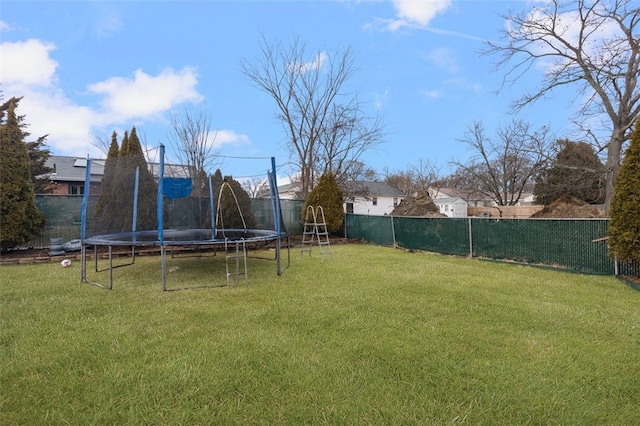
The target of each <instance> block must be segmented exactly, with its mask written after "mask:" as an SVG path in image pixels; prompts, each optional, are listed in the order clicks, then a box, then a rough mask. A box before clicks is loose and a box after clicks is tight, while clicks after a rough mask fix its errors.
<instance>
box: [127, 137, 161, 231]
mask: <svg viewBox="0 0 640 426" xmlns="http://www.w3.org/2000/svg"><path fill="white" fill-rule="evenodd" d="M128 142H129V158H130V159H131V163H130V164H131V168H132V169H133V170H135V169H138V170H139V179H138V216H137V217H138V224H137V229H138V230H143V229H156V228H157V227H158V225H157V223H158V220H157V219H158V215H157V205H156V200H157V199H158V185H157V183H156V181H155V179H154V177H153V175H152V173H151V172H150V171H149V165H148V164H147V160H146V158H145V156H144V151H143V150H142V145H141V144H140V139H138V133H137V131H136V128H135V127H133V128H132V129H131V133H130V134H129V139H128ZM134 182H135V180H134ZM130 223H131V221H128V222H127V223H126V225H128V224H130Z"/></svg>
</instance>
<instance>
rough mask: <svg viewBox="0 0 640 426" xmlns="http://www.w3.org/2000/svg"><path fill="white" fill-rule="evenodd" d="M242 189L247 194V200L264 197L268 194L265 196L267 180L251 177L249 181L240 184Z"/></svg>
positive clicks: (267, 187)
mask: <svg viewBox="0 0 640 426" xmlns="http://www.w3.org/2000/svg"><path fill="white" fill-rule="evenodd" d="M241 185H242V189H244V190H245V191H246V192H247V194H249V198H259V197H260V196H263V197H264V196H265V195H267V196H268V195H269V194H265V192H266V191H268V189H269V186H268V184H267V180H266V179H264V178H259V177H252V178H250V179H247V180H244V181H243V182H242V183H241Z"/></svg>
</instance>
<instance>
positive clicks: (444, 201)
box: [433, 197, 467, 205]
mask: <svg viewBox="0 0 640 426" xmlns="http://www.w3.org/2000/svg"><path fill="white" fill-rule="evenodd" d="M433 202H434V203H436V204H464V205H467V202H466V201H465V200H464V199H462V198H460V197H440V198H435V199H434V200H433Z"/></svg>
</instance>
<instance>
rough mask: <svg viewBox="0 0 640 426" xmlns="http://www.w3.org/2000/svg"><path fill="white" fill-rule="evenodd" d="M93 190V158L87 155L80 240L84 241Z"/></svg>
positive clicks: (81, 208)
mask: <svg viewBox="0 0 640 426" xmlns="http://www.w3.org/2000/svg"><path fill="white" fill-rule="evenodd" d="M90 190H91V159H90V158H89V155H87V168H86V170H85V174H84V194H82V206H81V207H80V223H81V225H80V242H81V243H82V242H84V239H85V230H86V229H87V204H89V191H90Z"/></svg>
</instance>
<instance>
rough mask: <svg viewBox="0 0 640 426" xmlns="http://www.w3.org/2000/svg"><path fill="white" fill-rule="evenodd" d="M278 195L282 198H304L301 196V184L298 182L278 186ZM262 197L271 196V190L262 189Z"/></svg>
mask: <svg viewBox="0 0 640 426" xmlns="http://www.w3.org/2000/svg"><path fill="white" fill-rule="evenodd" d="M278 195H279V197H280V199H281V200H301V199H304V198H302V197H301V196H300V185H298V184H297V183H287V184H284V185H280V186H278ZM260 197H262V198H269V190H268V189H265V190H262V191H260Z"/></svg>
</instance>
